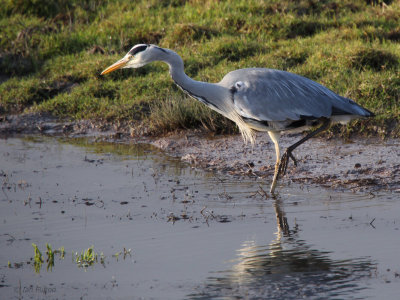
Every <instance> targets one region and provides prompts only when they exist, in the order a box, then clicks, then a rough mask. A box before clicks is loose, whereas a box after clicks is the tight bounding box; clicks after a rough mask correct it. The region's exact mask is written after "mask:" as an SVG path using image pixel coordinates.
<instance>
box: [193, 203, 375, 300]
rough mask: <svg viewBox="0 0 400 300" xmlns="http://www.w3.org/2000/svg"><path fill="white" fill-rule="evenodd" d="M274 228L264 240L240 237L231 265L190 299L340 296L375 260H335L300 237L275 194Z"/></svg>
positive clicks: (349, 290) (352, 288)
mask: <svg viewBox="0 0 400 300" xmlns="http://www.w3.org/2000/svg"><path fill="white" fill-rule="evenodd" d="M274 206H275V213H276V222H277V231H276V232H275V238H274V239H273V240H272V241H271V242H270V243H269V244H268V245H259V244H258V243H257V241H255V240H248V241H244V242H243V243H242V246H241V248H240V249H238V250H237V259H235V265H234V266H233V267H232V268H231V269H229V270H225V271H220V272H216V273H214V274H213V276H211V277H209V278H208V279H207V281H206V283H205V284H204V285H203V286H201V287H200V288H199V290H200V292H199V293H196V294H191V295H189V298H190V299H300V298H304V297H306V298H309V297H319V298H326V297H344V296H345V295H347V294H350V293H354V291H356V290H357V289H363V287H361V286H359V284H358V282H359V280H360V279H361V278H363V277H368V276H370V274H371V270H372V269H373V268H374V267H375V264H374V263H373V262H372V261H371V260H370V259H367V258H359V259H348V260H334V259H331V258H330V254H331V252H329V251H320V250H318V249H313V247H312V246H311V245H309V244H307V242H306V241H305V240H302V239H301V238H300V235H301V227H300V226H297V225H296V224H294V225H293V226H292V228H291V227H290V226H289V222H288V219H287V217H286V215H285V212H284V210H283V207H282V203H281V199H275V203H274Z"/></svg>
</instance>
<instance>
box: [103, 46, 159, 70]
mask: <svg viewBox="0 0 400 300" xmlns="http://www.w3.org/2000/svg"><path fill="white" fill-rule="evenodd" d="M165 53H166V50H165V49H163V48H160V47H157V46H155V45H148V44H138V45H135V46H133V47H132V49H131V50H129V52H128V53H127V54H126V55H125V56H124V57H123V58H122V59H120V60H119V61H117V62H116V63H114V64H112V65H111V66H109V67H108V68H106V69H105V70H104V71H103V72H101V75H104V74H107V73H110V72H112V71H115V70H117V69H121V68H140V67H143V66H144V65H146V64H148V63H150V62H152V61H156V60H159V59H160V58H161V57H162V56H163V54H165Z"/></svg>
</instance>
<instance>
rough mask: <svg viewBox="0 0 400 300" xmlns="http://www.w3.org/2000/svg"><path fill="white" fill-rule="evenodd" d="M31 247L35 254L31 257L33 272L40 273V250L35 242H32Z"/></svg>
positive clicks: (41, 261)
mask: <svg viewBox="0 0 400 300" xmlns="http://www.w3.org/2000/svg"><path fill="white" fill-rule="evenodd" d="M32 247H33V249H34V251H35V255H34V257H33V265H34V267H35V272H36V273H40V269H41V268H42V264H43V256H42V252H40V250H39V248H38V246H37V245H36V244H35V243H32Z"/></svg>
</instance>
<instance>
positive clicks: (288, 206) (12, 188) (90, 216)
mask: <svg viewBox="0 0 400 300" xmlns="http://www.w3.org/2000/svg"><path fill="white" fill-rule="evenodd" d="M0 149H1V150H0V175H1V177H0V178H1V181H2V182H1V183H2V191H1V192H0V195H1V196H0V221H1V226H0V247H1V248H0V249H1V251H0V262H1V263H0V294H1V295H2V296H1V298H4V299H13V298H15V299H19V298H24V299H77V298H80V297H81V298H83V299H241V298H244V299H260V298H266V299H299V298H307V299H343V298H346V299H368V298H369V299H376V298H386V299H397V297H398V290H399V289H398V287H399V284H400V264H399V259H398V253H399V250H400V236H399V222H400V217H399V216H400V214H399V213H400V204H399V201H398V198H399V194H398V193H393V194H392V193H389V192H384V193H382V194H379V193H377V194H368V193H358V194H354V193H349V192H343V191H335V190H330V189H325V188H320V187H318V186H301V185H295V184H290V185H287V184H286V185H284V186H283V187H281V188H280V195H279V197H277V198H276V199H273V198H270V197H266V196H265V194H264V192H263V190H262V189H265V190H268V185H269V182H263V181H261V180H254V179H250V178H232V177H229V176H224V175H221V174H216V173H209V172H204V171H201V170H196V169H193V168H191V167H190V166H189V165H187V164H183V163H181V162H180V161H179V160H177V159H173V158H170V157H168V156H166V155H164V154H163V153H162V152H160V151H158V150H157V149H155V148H153V147H151V146H149V145H143V144H139V145H135V144H132V145H125V144H111V143H100V142H98V143H96V142H91V141H89V140H87V139H74V140H67V139H61V138H45V137H13V138H7V139H1V140H0ZM260 187H261V188H260ZM32 243H35V244H37V245H38V247H39V248H40V249H41V251H42V253H43V255H44V257H46V256H45V249H46V243H48V244H50V245H51V246H52V247H53V248H54V249H57V248H59V247H61V246H63V247H64V248H65V251H66V254H65V258H64V259H61V258H59V257H56V260H55V263H54V267H53V268H52V269H51V270H50V269H49V270H47V269H46V262H44V263H43V266H42V268H41V269H40V272H39V273H36V272H35V270H34V266H33V261H32V257H33V255H34V251H33V247H32V245H31V244H32ZM92 245H93V247H94V251H95V252H96V253H98V254H99V255H100V253H103V256H104V263H103V264H102V263H100V262H97V263H95V264H94V265H92V266H89V267H88V268H82V267H78V266H77V264H76V263H75V261H74V260H73V259H72V257H73V255H72V254H73V253H75V252H79V253H80V252H81V251H82V250H85V249H87V248H89V247H90V246H92ZM123 249H126V250H128V249H131V251H130V252H129V253H126V255H125V257H124V255H123ZM118 253H120V255H119V256H118V258H117V257H116V256H115V254H118Z"/></svg>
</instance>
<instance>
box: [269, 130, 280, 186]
mask: <svg viewBox="0 0 400 300" xmlns="http://www.w3.org/2000/svg"><path fill="white" fill-rule="evenodd" d="M268 134H269V136H270V138H271V140H272V142H273V143H274V145H275V154H276V163H275V171H274V178H273V180H272V184H271V188H270V190H269V191H270V193H274V191H275V188H276V183H277V182H278V177H279V165H280V156H281V155H280V149H279V143H278V140H279V137H280V133H279V132H272V131H268Z"/></svg>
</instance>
